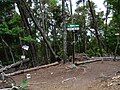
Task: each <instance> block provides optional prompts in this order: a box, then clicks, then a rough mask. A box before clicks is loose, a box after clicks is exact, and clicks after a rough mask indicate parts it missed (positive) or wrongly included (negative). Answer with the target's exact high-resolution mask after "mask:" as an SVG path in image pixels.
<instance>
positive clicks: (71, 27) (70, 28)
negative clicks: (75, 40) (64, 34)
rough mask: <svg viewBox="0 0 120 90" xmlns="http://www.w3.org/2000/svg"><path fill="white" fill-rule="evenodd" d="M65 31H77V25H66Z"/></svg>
mask: <svg viewBox="0 0 120 90" xmlns="http://www.w3.org/2000/svg"><path fill="white" fill-rule="evenodd" d="M67 30H68V31H75V30H79V25H78V24H68V25H67Z"/></svg>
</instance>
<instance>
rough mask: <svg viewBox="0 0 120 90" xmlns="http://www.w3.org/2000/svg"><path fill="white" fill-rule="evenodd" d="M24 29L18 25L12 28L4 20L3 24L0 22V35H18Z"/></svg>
mask: <svg viewBox="0 0 120 90" xmlns="http://www.w3.org/2000/svg"><path fill="white" fill-rule="evenodd" d="M22 31H23V29H22V28H20V27H18V26H17V27H14V28H12V29H11V30H10V29H9V27H8V25H7V23H6V22H3V23H2V24H0V35H5V34H8V35H13V36H15V35H18V34H19V33H20V32H22Z"/></svg>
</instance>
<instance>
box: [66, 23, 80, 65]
mask: <svg viewBox="0 0 120 90" xmlns="http://www.w3.org/2000/svg"><path fill="white" fill-rule="evenodd" d="M79 27H80V26H79V25H78V24H68V25H67V30H68V31H73V59H72V63H73V64H74V62H75V31H76V30H79Z"/></svg>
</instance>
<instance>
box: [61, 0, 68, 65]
mask: <svg viewBox="0 0 120 90" xmlns="http://www.w3.org/2000/svg"><path fill="white" fill-rule="evenodd" d="M62 17H63V51H64V63H65V62H66V59H67V31H66V22H65V1H64V0H62Z"/></svg>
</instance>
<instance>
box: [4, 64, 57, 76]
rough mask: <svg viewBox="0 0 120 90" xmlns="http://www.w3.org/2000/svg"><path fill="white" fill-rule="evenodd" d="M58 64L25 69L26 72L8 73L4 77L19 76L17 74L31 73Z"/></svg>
mask: <svg viewBox="0 0 120 90" xmlns="http://www.w3.org/2000/svg"><path fill="white" fill-rule="evenodd" d="M58 64H59V62H55V63H51V64H47V65H43V66H37V67H34V68H30V69H26V70H20V71H16V72H13V73H9V74H6V75H7V76H14V75H19V74H22V73H26V72H31V71H34V70H38V69H42V68H48V67H51V66H55V65H58Z"/></svg>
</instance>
